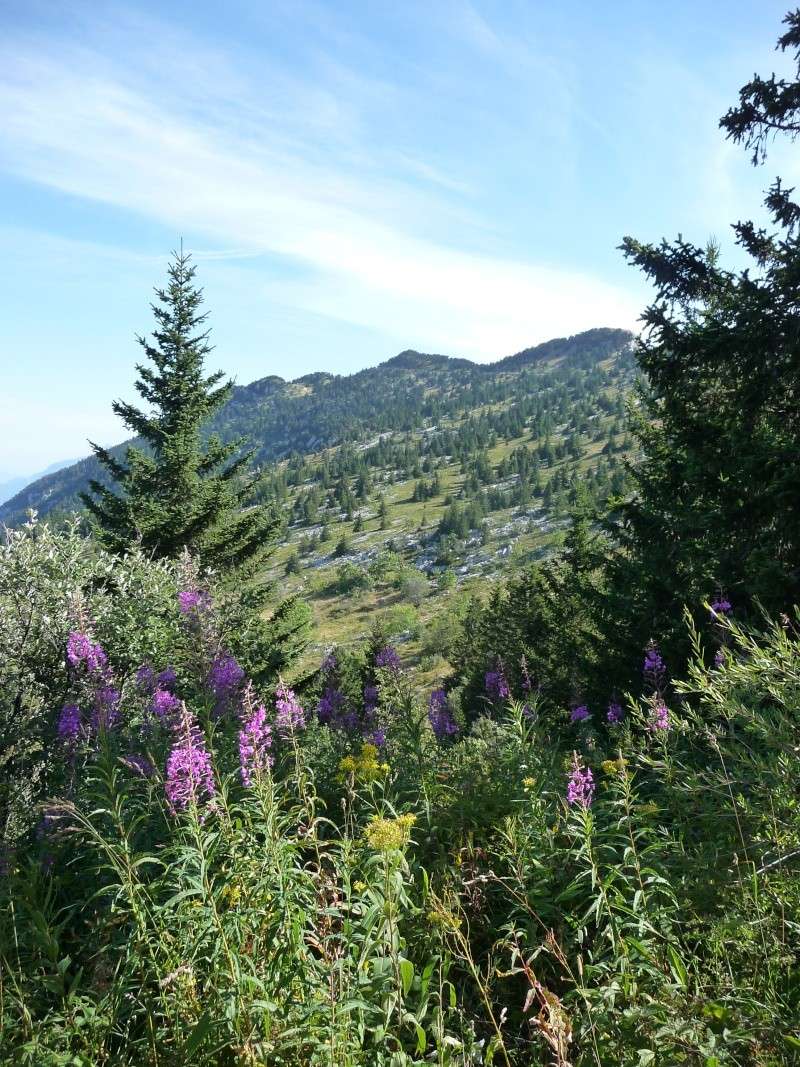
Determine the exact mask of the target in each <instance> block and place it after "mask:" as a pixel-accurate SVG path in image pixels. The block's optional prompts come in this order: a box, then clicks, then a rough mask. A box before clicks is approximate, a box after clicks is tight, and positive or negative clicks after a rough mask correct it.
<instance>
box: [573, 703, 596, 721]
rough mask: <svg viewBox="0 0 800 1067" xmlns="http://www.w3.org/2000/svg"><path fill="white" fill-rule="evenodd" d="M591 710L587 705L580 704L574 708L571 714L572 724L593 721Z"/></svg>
mask: <svg viewBox="0 0 800 1067" xmlns="http://www.w3.org/2000/svg"><path fill="white" fill-rule="evenodd" d="M591 717H592V716H591V714H590V712H589V709H588V708H587V707H586V705H585V704H579V705H578V706H577V707H576V708H573V709H572V711H571V712H570V713H569V721H570V722H585V721H586V719H591Z"/></svg>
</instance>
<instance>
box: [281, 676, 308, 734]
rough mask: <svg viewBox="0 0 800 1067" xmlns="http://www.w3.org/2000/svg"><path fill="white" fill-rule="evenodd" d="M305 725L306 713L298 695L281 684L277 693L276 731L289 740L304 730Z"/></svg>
mask: <svg viewBox="0 0 800 1067" xmlns="http://www.w3.org/2000/svg"><path fill="white" fill-rule="evenodd" d="M305 724H306V713H305V712H304V711H303V709H302V707H301V705H300V701H299V700H298V699H297V694H296V693H295V692H294V690H292V689H289V688H288V687H287V686H285V685H284V684H283V682H281V684H280V685H279V686H278V688H277V690H276V691H275V729H276V730H277V731H278V734H279V736H280V737H282V738H283V739H284V740H287V739H288V738H290V737H291V736H292V735H293V734H295V733H297V731H298V730H302V729H303V727H304V726H305Z"/></svg>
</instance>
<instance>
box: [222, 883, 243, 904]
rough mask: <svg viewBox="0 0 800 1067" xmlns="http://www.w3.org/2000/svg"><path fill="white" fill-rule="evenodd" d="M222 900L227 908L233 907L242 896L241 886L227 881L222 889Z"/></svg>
mask: <svg viewBox="0 0 800 1067" xmlns="http://www.w3.org/2000/svg"><path fill="white" fill-rule="evenodd" d="M221 897H222V901H223V903H224V904H225V906H226V907H228V908H235V907H236V905H237V904H238V903H239V901H240V900H241V898H242V888H241V886H239V885H236V884H234V883H232V882H229V883H228V884H227V885H226V886H225V888H224V889H223V890H222V894H221Z"/></svg>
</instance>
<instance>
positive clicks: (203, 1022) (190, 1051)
mask: <svg viewBox="0 0 800 1067" xmlns="http://www.w3.org/2000/svg"><path fill="white" fill-rule="evenodd" d="M210 1029H211V1016H210V1015H209V1014H208V1012H207V1011H205V1012H203V1014H202V1015H201V1016H200V1018H199V1020H198V1021H197V1023H196V1024H195V1026H194V1029H193V1030H192V1032H191V1033H190V1034H189V1037H188V1039H187V1041H186V1046H185V1048H184V1052H185V1054H186V1056H187V1057H190V1056H193V1055H194V1053H195V1052H196V1051H197V1050H198V1048H199V1047H200V1046H201V1045H202V1043H203V1041H204V1040H205V1037H206V1034H207V1033H208V1031H209V1030H210Z"/></svg>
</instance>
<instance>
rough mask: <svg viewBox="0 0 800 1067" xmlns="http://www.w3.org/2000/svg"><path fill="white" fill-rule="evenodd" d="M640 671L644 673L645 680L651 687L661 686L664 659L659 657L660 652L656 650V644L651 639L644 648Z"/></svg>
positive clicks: (663, 673) (664, 670) (664, 671)
mask: <svg viewBox="0 0 800 1067" xmlns="http://www.w3.org/2000/svg"><path fill="white" fill-rule="evenodd" d="M642 673H643V674H644V680H645V682H647V683H648V684H649V685H651V686H652V687H653V689H659V688H660V687H661V684H662V682H663V681H664V675H665V673H666V669H665V667H664V660H663V659H662V658H661V653H660V652H659V650H658V646H657V645H655V644H654V643H653V642H652V641H651V642H650V644H649V645H648V646H647V649H646V650H645V655H644V664H643V665H642Z"/></svg>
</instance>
